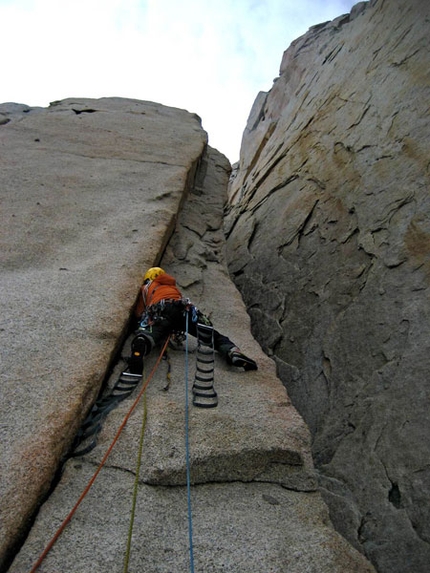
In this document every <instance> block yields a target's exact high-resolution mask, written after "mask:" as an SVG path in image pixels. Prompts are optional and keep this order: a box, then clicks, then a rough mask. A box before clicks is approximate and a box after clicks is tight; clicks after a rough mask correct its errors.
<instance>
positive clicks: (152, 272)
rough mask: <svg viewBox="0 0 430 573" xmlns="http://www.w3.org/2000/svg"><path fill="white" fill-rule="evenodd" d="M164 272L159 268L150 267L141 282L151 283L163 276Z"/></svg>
mask: <svg viewBox="0 0 430 573" xmlns="http://www.w3.org/2000/svg"><path fill="white" fill-rule="evenodd" d="M165 272H166V271H163V269H161V268H160V267H151V268H150V269H148V270H147V271H146V273H145V274H144V276H143V281H142V282H146V281H153V280H154V279H156V278H157V277H159V276H160V275H164V273H165Z"/></svg>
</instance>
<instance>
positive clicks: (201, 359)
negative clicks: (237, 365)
mask: <svg viewBox="0 0 430 573" xmlns="http://www.w3.org/2000/svg"><path fill="white" fill-rule="evenodd" d="M214 362H215V350H214V329H213V326H212V325H208V324H203V323H201V322H198V323H197V352H196V373H195V377H194V384H193V404H194V406H197V407H199V408H215V407H216V406H217V405H218V396H217V393H216V392H215V388H214Z"/></svg>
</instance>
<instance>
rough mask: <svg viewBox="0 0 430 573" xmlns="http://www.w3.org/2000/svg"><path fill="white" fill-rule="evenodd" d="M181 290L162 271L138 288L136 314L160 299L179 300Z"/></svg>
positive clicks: (172, 279)
mask: <svg viewBox="0 0 430 573" xmlns="http://www.w3.org/2000/svg"><path fill="white" fill-rule="evenodd" d="M181 298H182V294H181V291H180V290H179V289H178V287H177V286H176V280H175V279H174V278H173V277H171V276H170V275H168V274H167V273H164V274H162V275H160V276H158V277H157V278H156V279H154V280H153V281H151V282H150V283H148V284H146V285H142V286H141V288H140V293H139V299H138V301H137V305H136V316H138V317H140V316H142V313H143V312H144V311H145V310H146V309H147V308H148V307H149V306H151V305H153V304H157V302H160V300H180V299H181Z"/></svg>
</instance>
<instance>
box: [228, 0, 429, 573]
mask: <svg viewBox="0 0 430 573" xmlns="http://www.w3.org/2000/svg"><path fill="white" fill-rule="evenodd" d="M429 16H430V9H429V5H428V4H427V3H424V2H418V1H413V2H408V3H404V2H400V1H398V0H396V1H392V2H388V1H386V0H385V1H384V0H379V1H374V2H370V3H360V4H358V5H356V6H355V7H354V9H353V11H352V12H351V14H350V15H346V16H343V17H340V18H338V19H336V20H334V21H333V22H329V23H326V24H324V25H321V26H315V27H314V28H311V29H310V30H309V32H308V33H307V34H306V35H305V36H303V37H301V38H299V39H298V40H296V41H295V42H294V43H293V44H292V45H291V46H290V48H289V49H288V50H287V51H286V52H285V54H284V57H283V61H282V64H281V73H280V77H279V78H278V79H277V80H276V81H275V83H274V85H273V88H272V90H271V91H270V92H269V93H267V94H266V93H260V94H259V95H258V97H257V99H256V101H255V104H254V107H253V109H252V111H251V114H250V117H249V121H248V125H247V128H246V130H245V133H244V137H243V143H242V150H241V160H240V164H239V166H238V167H237V169H236V171H235V173H234V176H233V177H232V180H231V184H230V194H229V196H230V204H229V210H228V214H227V219H226V221H227V234H228V259H229V269H230V272H231V274H232V276H233V277H234V279H235V282H236V284H237V286H238V287H239V289H240V290H241V292H242V294H243V296H244V299H245V302H246V304H247V307H248V312H249V313H250V315H251V319H252V329H253V334H254V335H255V336H256V338H257V339H258V340H259V342H260V343H261V344H262V346H263V348H264V350H265V351H266V352H267V353H268V354H269V355H271V356H272V357H273V359H274V360H275V362H276V364H277V367H278V373H279V375H280V377H281V378H282V380H283V382H284V384H285V385H286V387H287V390H288V393H289V395H290V397H291V398H292V400H293V402H294V404H295V405H296V407H297V408H298V409H299V411H300V413H301V414H302V415H303V416H304V418H305V420H306V422H307V423H308V425H309V427H310V429H311V432H312V435H313V456H314V460H315V462H316V465H317V467H318V469H319V473H320V485H321V490H322V492H323V493H324V496H325V499H326V501H327V502H328V503H329V506H330V510H331V517H332V520H333V522H334V524H335V526H336V527H337V528H338V530H339V531H340V532H341V533H342V534H343V535H344V536H345V537H347V538H348V539H349V540H350V541H351V542H352V543H353V544H354V545H355V546H356V547H357V548H360V550H361V551H363V552H365V553H366V554H367V556H368V557H369V558H370V559H371V560H372V561H373V563H374V564H376V566H377V568H378V570H379V571H383V572H386V573H394V572H399V573H400V572H402V573H404V572H405V571H410V572H414V573H419V572H423V573H424V571H428V563H429V562H430V546H429V542H430V506H429V498H430V466H429V459H430V447H429V441H428V436H429V434H430V416H429V414H428V411H429V375H428V373H429V371H430V360H429V352H428V348H429V340H430V327H429V315H430V305H429V277H430V253H429V245H430V219H429V212H430V197H429V183H428V176H429V158H430V153H429V152H430V143H429V127H430V121H429V116H428V102H429V101H430V74H429V69H430V65H429V64H430V58H429V40H428V29H429V20H430V17H429Z"/></svg>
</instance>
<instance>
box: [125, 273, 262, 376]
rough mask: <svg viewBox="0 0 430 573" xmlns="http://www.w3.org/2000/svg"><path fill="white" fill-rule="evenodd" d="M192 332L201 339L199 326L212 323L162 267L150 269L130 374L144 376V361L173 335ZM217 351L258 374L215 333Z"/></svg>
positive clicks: (141, 300) (140, 302) (145, 279)
mask: <svg viewBox="0 0 430 573" xmlns="http://www.w3.org/2000/svg"><path fill="white" fill-rule="evenodd" d="M187 312H188V313H189V314H188V316H189V320H188V332H189V334H191V335H192V336H194V337H197V323H200V324H205V325H208V326H210V327H212V323H211V322H210V320H209V319H208V318H207V317H206V316H205V315H204V314H203V313H202V312H200V311H199V310H198V309H197V308H196V307H195V306H194V305H193V304H192V303H191V302H190V301H189V299H185V298H183V296H182V293H181V292H180V291H179V289H178V287H177V286H176V280H175V279H174V278H173V277H172V276H170V275H168V274H167V273H166V272H165V271H164V270H163V269H161V268H160V267H152V268H150V269H149V270H148V271H147V272H146V273H145V276H144V277H143V284H142V287H141V289H140V292H139V298H138V302H137V305H136V310H135V314H136V317H137V319H138V320H139V327H138V329H137V332H136V333H135V336H134V338H133V340H132V343H131V357H130V358H129V359H128V362H129V370H130V372H131V373H133V374H141V373H142V370H143V358H144V356H147V355H148V354H149V353H150V352H151V350H152V349H153V348H154V346H156V345H158V344H160V343H162V342H163V341H164V340H165V339H166V337H167V336H168V335H169V334H172V333H183V332H185V331H186V329H187V324H186V314H187ZM213 333H214V348H215V350H217V351H218V352H219V353H220V354H221V355H222V356H223V357H224V358H225V360H226V361H227V363H228V364H230V365H233V366H238V367H242V368H244V369H245V370H257V364H256V362H254V360H252V359H251V358H248V357H247V356H245V355H244V354H242V352H241V351H240V350H239V348H238V347H237V346H236V345H235V344H234V343H233V342H232V341H231V340H230V339H229V338H227V336H224V335H223V334H221V333H219V332H218V331H217V330H215V329H214V330H213Z"/></svg>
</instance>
